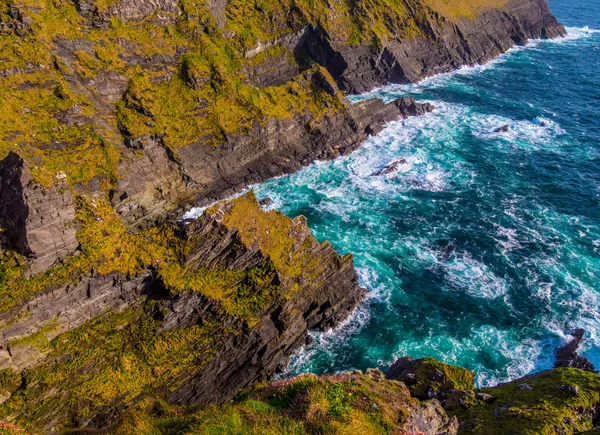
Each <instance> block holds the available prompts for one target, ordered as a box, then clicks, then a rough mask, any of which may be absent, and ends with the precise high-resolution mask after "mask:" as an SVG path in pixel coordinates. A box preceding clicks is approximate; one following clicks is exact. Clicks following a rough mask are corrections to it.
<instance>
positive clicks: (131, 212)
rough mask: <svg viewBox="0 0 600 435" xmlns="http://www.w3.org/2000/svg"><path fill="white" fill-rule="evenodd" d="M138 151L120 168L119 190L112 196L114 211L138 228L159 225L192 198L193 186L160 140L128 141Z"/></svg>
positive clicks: (150, 138) (145, 138) (171, 153)
mask: <svg viewBox="0 0 600 435" xmlns="http://www.w3.org/2000/svg"><path fill="white" fill-rule="evenodd" d="M129 146H130V147H131V148H133V149H137V150H141V151H142V153H141V157H140V156H139V155H134V154H132V155H131V156H130V158H129V160H126V161H123V162H122V163H121V166H120V172H121V174H122V177H121V179H120V180H119V189H118V190H115V191H113V192H112V193H111V196H112V203H113V205H114V206H115V209H116V210H117V211H118V212H119V213H121V214H122V215H124V216H127V217H128V218H129V221H130V222H132V223H135V224H136V225H135V226H137V227H140V226H149V225H153V224H157V223H160V222H162V221H164V219H165V218H166V217H167V216H168V214H169V212H171V211H173V209H174V208H175V207H176V206H177V204H180V203H189V202H190V201H191V200H192V198H194V193H195V190H196V189H195V183H194V182H193V181H192V180H191V179H190V178H189V176H188V175H187V174H186V172H185V170H184V168H182V166H181V164H180V163H179V162H178V161H177V159H176V158H175V156H174V154H173V152H172V151H171V150H170V149H169V148H168V147H166V146H165V145H164V143H163V141H162V139H161V138H160V137H143V138H138V139H131V140H129Z"/></svg>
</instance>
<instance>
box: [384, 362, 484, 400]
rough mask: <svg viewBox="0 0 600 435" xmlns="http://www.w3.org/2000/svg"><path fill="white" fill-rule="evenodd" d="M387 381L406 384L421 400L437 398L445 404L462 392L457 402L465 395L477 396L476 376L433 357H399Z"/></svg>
mask: <svg viewBox="0 0 600 435" xmlns="http://www.w3.org/2000/svg"><path fill="white" fill-rule="evenodd" d="M385 377H386V379H390V380H397V381H401V382H404V383H405V384H406V386H407V387H408V388H409V390H410V392H411V394H412V395H413V396H414V397H416V398H418V399H420V400H427V399H432V398H436V399H438V400H440V401H441V402H442V405H445V402H446V401H447V399H448V397H449V395H450V394H452V393H454V392H460V394H459V395H458V396H456V397H454V399H456V400H454V401H453V402H456V403H458V402H460V399H461V398H462V397H463V396H464V395H467V396H469V395H470V396H473V398H474V395H473V394H472V393H471V392H472V391H473V390H474V389H475V385H474V375H473V373H472V372H470V371H468V370H465V369H463V368H461V367H455V366H451V365H448V364H443V363H441V362H439V361H436V360H434V359H432V358H423V359H418V360H413V359H412V358H411V357H404V358H399V359H398V360H396V362H395V363H394V364H392V366H391V367H390V369H389V370H388V371H387V373H386V375H385Z"/></svg>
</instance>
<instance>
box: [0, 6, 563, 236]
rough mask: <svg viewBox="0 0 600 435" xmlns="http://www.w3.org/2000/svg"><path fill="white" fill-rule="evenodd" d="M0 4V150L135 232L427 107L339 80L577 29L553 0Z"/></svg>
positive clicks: (403, 77) (378, 76)
mask: <svg viewBox="0 0 600 435" xmlns="http://www.w3.org/2000/svg"><path fill="white" fill-rule="evenodd" d="M0 7H1V8H2V9H1V10H0V37H1V38H2V41H3V44H2V48H1V50H0V58H1V59H2V60H3V62H2V65H1V66H0V91H1V92H2V94H3V95H5V96H6V97H7V98H6V99H5V104H4V105H3V108H2V110H0V121H1V122H0V158H2V157H4V156H5V155H6V154H7V153H8V152H10V151H13V152H16V153H18V154H19V155H20V156H22V157H23V158H24V159H25V160H26V161H27V162H28V163H29V164H31V168H32V177H33V179H34V180H35V181H36V182H38V183H40V184H41V185H43V186H45V187H46V188H50V187H51V186H52V185H54V184H56V176H57V174H62V175H63V176H64V180H65V181H66V182H67V183H68V184H69V185H70V186H71V187H72V188H73V189H74V190H75V192H76V194H78V195H84V196H87V197H91V198H98V199H108V200H109V201H110V202H111V204H112V206H113V207H114V208H115V209H116V210H117V211H118V212H119V213H120V214H121V215H122V217H123V219H124V220H125V222H126V223H127V224H128V227H129V228H132V229H134V228H140V227H148V226H151V225H153V224H155V223H160V222H162V221H164V219H165V218H167V217H169V216H174V215H176V214H177V213H178V212H179V210H181V209H183V208H185V207H189V206H190V205H191V204H197V203H203V204H205V203H210V202H212V201H214V200H215V199H219V198H222V197H223V196H224V195H228V194H230V193H231V192H234V191H238V190H239V189H240V188H242V187H244V186H247V185H248V184H251V183H256V182H258V181H262V180H264V179H266V178H269V177H272V176H274V175H280V174H282V173H287V172H291V171H295V170H297V169H298V168H299V167H301V166H302V165H306V164H308V163H310V162H312V161H314V160H315V159H324V158H334V157H336V156H338V155H341V154H344V153H347V152H350V151H352V150H353V149H355V148H356V147H357V146H358V145H359V144H360V143H361V142H362V141H363V140H364V139H365V138H366V137H367V136H368V135H370V134H374V133H377V132H379V131H380V130H381V129H382V128H383V126H384V125H385V124H386V123H387V122H389V121H391V120H395V119H398V118H400V117H403V116H406V115H407V114H409V113H410V114H417V113H423V112H424V111H427V110H429V109H430V108H427V107H421V106H420V105H418V104H414V103H413V102H408V107H407V106H405V107H399V106H398V105H397V104H396V105H387V106H386V105H383V104H382V103H381V102H377V101H368V102H364V103H359V104H357V105H351V104H349V103H348V102H347V100H346V99H345V97H344V94H343V93H342V92H341V91H344V92H350V93H354V92H362V91H365V90H368V89H371V88H373V87H375V86H379V85H384V84H387V83H400V82H408V81H416V80H419V79H421V78H423V77H426V76H429V75H432V74H436V73H440V72H445V71H450V70H452V69H455V68H457V67H459V66H461V65H465V64H475V63H480V62H485V61H486V60H489V59H491V58H492V57H494V56H497V55H498V54H500V53H502V52H504V51H506V50H507V49H508V48H510V47H511V46H513V45H515V44H524V43H526V41H527V39H528V38H539V37H556V36H561V35H563V34H564V29H563V28H562V26H561V25H560V24H558V23H557V21H556V20H555V19H554V17H553V16H552V15H551V13H550V11H549V9H548V6H547V3H546V0H524V1H518V0H502V1H500V2H491V1H489V0H477V1H474V2H463V1H459V2H452V4H451V5H449V4H448V3H447V2H442V1H438V0H410V1H409V0H389V1H387V2H380V1H377V0H370V1H367V2H351V3H347V2H343V1H339V0H336V1H324V0H318V1H306V0H285V1H282V2H272V1H261V2H253V1H252V2H248V1H245V0H230V1H224V0H223V1H216V0H215V1H212V0H211V1H205V0H202V1H195V0H185V1H175V0H165V1H135V2H134V1H129V0H107V1H92V0H54V1H43V2H41V3H39V4H36V5H32V4H30V3H29V2H25V1H22V0H4V1H3V2H2V4H1V5H0ZM340 90H341V91H340ZM398 109H399V110H398Z"/></svg>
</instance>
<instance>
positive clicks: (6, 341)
mask: <svg viewBox="0 0 600 435" xmlns="http://www.w3.org/2000/svg"><path fill="white" fill-rule="evenodd" d="M154 283H155V278H154V276H153V274H152V273H151V272H146V273H142V274H140V275H139V276H134V277H127V276H123V275H121V274H118V273H111V274H110V275H97V274H90V275H88V276H85V277H83V278H82V279H80V280H78V281H77V282H73V283H69V284H67V285H63V286H56V287H54V288H50V289H47V290H46V291H45V292H43V293H41V294H39V295H36V296H34V297H32V298H30V299H29V300H28V301H27V302H25V303H24V304H21V305H20V306H18V307H15V308H14V309H12V310H10V311H7V312H2V313H0V325H2V326H1V327H0V334H1V335H0V349H8V354H6V355H5V357H4V358H0V370H2V369H6V368H12V369H13V370H17V371H20V370H24V369H26V368H28V367H31V366H33V365H35V364H36V363H38V362H39V361H40V360H41V359H42V358H43V357H44V356H45V355H44V354H41V353H40V352H38V351H37V349H35V348H31V347H30V346H29V347H28V346H25V348H24V347H23V346H21V345H18V346H12V345H11V342H15V341H18V340H20V339H23V338H26V337H29V336H32V335H35V334H38V333H40V332H41V331H43V330H44V328H47V327H48V325H50V326H51V328H50V329H49V330H48V331H46V332H45V336H46V339H48V340H52V339H53V338H54V337H57V336H58V335H60V334H61V333H63V332H65V331H69V330H71V329H74V328H76V327H78V326H80V325H82V324H84V323H85V322H86V321H88V320H90V319H93V318H95V317H96V316H99V315H101V314H103V313H106V312H108V311H110V310H117V311H118V310H121V309H124V308H126V307H128V306H130V305H132V304H133V303H134V302H135V301H136V300H138V299H139V298H140V296H141V295H142V294H144V293H147V292H148V291H149V290H148V289H149V288H150V287H152V286H153V285H154ZM27 354H31V355H27Z"/></svg>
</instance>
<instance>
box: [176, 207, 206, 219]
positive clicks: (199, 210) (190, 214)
mask: <svg viewBox="0 0 600 435" xmlns="http://www.w3.org/2000/svg"><path fill="white" fill-rule="evenodd" d="M204 210H206V207H193V208H191V209H190V210H189V211H187V212H186V213H185V214H184V215H183V216H182V217H181V219H182V220H188V219H190V220H191V219H198V218H199V217H200V216H202V214H204Z"/></svg>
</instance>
